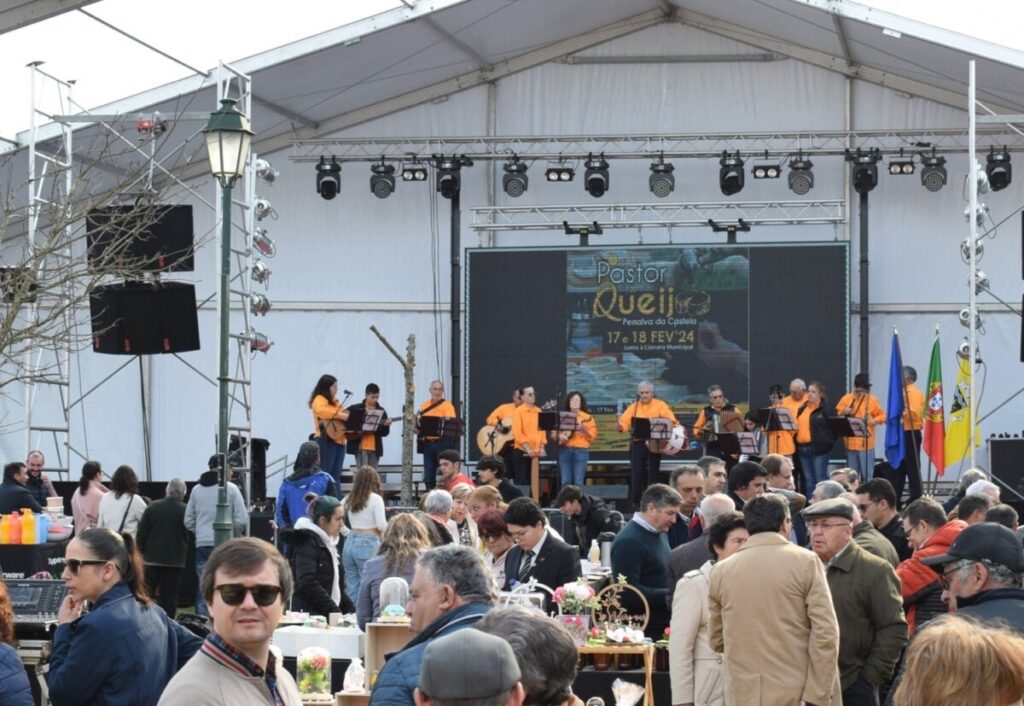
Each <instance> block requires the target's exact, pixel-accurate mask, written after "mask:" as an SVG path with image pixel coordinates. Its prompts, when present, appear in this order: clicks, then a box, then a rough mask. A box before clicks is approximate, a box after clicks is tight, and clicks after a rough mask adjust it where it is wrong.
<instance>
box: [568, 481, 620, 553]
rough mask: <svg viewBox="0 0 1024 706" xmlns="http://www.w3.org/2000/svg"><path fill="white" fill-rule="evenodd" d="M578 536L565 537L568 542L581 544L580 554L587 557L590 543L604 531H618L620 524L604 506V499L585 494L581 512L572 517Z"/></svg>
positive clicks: (581, 503) (581, 502)
mask: <svg viewBox="0 0 1024 706" xmlns="http://www.w3.org/2000/svg"><path fill="white" fill-rule="evenodd" d="M572 524H573V528H574V529H575V530H576V536H575V538H573V537H563V539H564V540H565V541H566V543H567V544H579V548H580V556H581V557H586V556H587V553H588V552H589V551H590V543H591V542H592V541H593V540H595V539H597V538H598V536H599V535H600V534H601V533H602V532H616V531H618V529H619V528H618V524H617V523H616V522H615V520H613V519H612V514H611V511H610V510H609V509H608V508H606V507H605V506H604V500H602V499H601V498H598V497H594V496H593V495H584V496H583V500H581V501H580V514H578V515H573V517H572Z"/></svg>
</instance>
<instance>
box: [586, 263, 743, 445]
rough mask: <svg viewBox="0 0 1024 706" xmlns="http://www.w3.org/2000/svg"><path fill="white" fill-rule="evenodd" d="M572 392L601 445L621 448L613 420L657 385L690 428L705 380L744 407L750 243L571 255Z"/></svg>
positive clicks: (623, 442)
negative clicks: (644, 389)
mask: <svg viewBox="0 0 1024 706" xmlns="http://www.w3.org/2000/svg"><path fill="white" fill-rule="evenodd" d="M566 267H567V272H566V290H567V291H566V294H567V297H568V313H569V316H568V321H567V335H566V340H567V348H566V389H567V390H568V391H572V390H579V391H581V392H583V393H584V395H585V396H586V399H587V402H588V404H589V406H590V410H591V412H592V413H593V414H594V417H595V419H596V420H597V423H598V432H599V437H598V440H597V441H596V442H595V443H594V445H593V446H592V449H593V450H595V451H623V450H625V449H626V447H627V444H628V438H627V437H628V435H622V434H618V433H616V432H615V422H616V418H617V417H618V415H619V414H621V413H622V411H623V410H624V409H625V408H626V406H627V405H629V404H630V403H632V402H633V400H634V399H635V395H636V385H637V383H638V382H640V381H642V380H649V381H650V382H651V383H653V384H654V387H655V393H656V394H657V396H658V397H660V398H662V399H664V400H666V401H667V402H668V403H669V405H670V406H671V407H672V410H673V411H674V412H675V413H676V416H677V417H678V418H679V420H680V422H682V423H683V424H686V425H687V426H689V427H692V424H693V422H694V421H695V419H696V417H697V414H698V413H699V411H700V408H701V407H703V406H704V405H706V404H707V386H708V385H709V384H712V383H714V384H719V385H721V386H722V387H723V388H724V390H725V392H726V396H727V397H728V399H729V401H730V402H732V403H734V404H736V405H738V406H740V407H741V408H742V409H746V407H747V400H746V399H745V398H746V397H747V390H748V387H749V379H750V346H749V340H750V334H749V331H750V302H749V291H750V256H749V252H748V251H747V250H746V249H745V248H736V247H731V248H716V247H665V248H642V249H641V248H615V249H608V250H589V251H586V252H584V253H579V254H577V253H570V254H569V256H568V258H567V260H566Z"/></svg>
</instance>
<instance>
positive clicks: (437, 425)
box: [417, 417, 466, 439]
mask: <svg viewBox="0 0 1024 706" xmlns="http://www.w3.org/2000/svg"><path fill="white" fill-rule="evenodd" d="M465 430H466V425H465V424H464V423H463V421H462V420H461V419H459V418H458V417H420V421H419V426H418V430H417V434H418V435H419V436H421V437H423V438H431V437H438V438H442V439H458V438H460V437H461V436H462V435H463V433H464V432H465Z"/></svg>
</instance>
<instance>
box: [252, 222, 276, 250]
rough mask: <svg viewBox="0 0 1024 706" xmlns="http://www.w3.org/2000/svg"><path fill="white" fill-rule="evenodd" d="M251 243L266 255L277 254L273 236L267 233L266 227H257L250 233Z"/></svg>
mask: <svg viewBox="0 0 1024 706" xmlns="http://www.w3.org/2000/svg"><path fill="white" fill-rule="evenodd" d="M252 244H253V246H254V247H255V248H256V249H257V250H259V251H260V252H261V253H263V254H264V255H266V256H267V257H274V255H276V254H277V244H276V243H275V242H274V240H273V238H271V237H270V236H269V235H267V229H266V228H257V229H256V230H254V231H253V233H252Z"/></svg>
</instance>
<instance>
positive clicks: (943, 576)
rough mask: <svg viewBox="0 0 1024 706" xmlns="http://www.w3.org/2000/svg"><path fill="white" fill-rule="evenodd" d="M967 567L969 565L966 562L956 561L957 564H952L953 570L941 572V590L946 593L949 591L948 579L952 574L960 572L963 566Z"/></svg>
mask: <svg viewBox="0 0 1024 706" xmlns="http://www.w3.org/2000/svg"><path fill="white" fill-rule="evenodd" d="M968 565H969V563H968V562H964V561H958V562H957V563H955V564H953V568H952V569H947V570H946V571H943V572H942V573H941V574H939V585H940V586H942V590H943V591H948V590H949V577H950V576H952V575H953V574H955V573H957V572H958V571H960V569H962V568H964V567H965V566H968Z"/></svg>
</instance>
